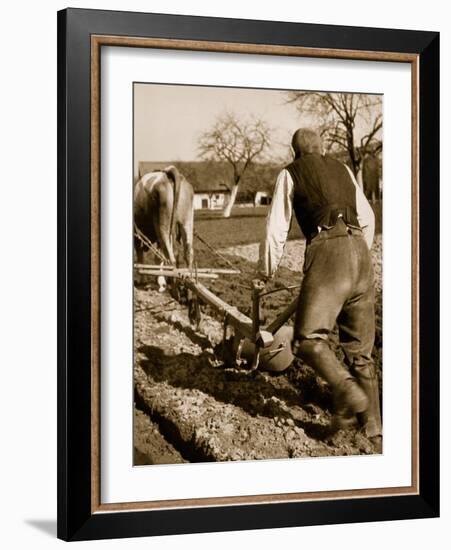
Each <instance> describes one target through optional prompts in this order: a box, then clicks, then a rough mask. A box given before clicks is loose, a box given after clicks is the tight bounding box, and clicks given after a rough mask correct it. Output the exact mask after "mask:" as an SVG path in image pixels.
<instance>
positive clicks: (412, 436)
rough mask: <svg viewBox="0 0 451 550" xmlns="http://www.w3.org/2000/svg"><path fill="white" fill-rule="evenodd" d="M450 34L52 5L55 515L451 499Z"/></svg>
mask: <svg viewBox="0 0 451 550" xmlns="http://www.w3.org/2000/svg"><path fill="white" fill-rule="evenodd" d="M438 96H439V34H438V33H434V32H425V31H409V30H389V29H375V28H357V27H338V26H327V25H312V24H302V23H281V22H270V21H251V20H238V19H236V20H233V19H219V18H208V17H192V16H173V15H161V14H146V13H130V12H111V11H98V10H80V9H67V10H64V11H61V12H59V13H58V97H59V101H58V243H59V249H58V265H59V273H58V276H59V279H58V281H59V283H58V285H59V286H58V291H59V306H58V307H59V310H58V315H59V322H58V330H59V334H58V343H59V350H58V353H59V366H58V536H59V537H60V538H62V539H64V540H86V539H99V538H116V537H131V536H150V535H163V534H180V533H194V532H212V531H228V530H240V529H258V528H273V527H274V528H276V527H285V526H286V527H288V526H301V525H314V524H330V523H347V522H363V521H381V520H389V519H404V518H405V519H409V518H426V517H436V516H438V514H439V418H438V413H439V351H438V349H439V348H438V334H439V331H438V322H439V321H438V311H439V305H438V304H439V290H438V288H439V287H438V263H439V246H438V243H439V225H438V204H439V185H438V181H439V167H438V166H439V162H438V161H439V101H438Z"/></svg>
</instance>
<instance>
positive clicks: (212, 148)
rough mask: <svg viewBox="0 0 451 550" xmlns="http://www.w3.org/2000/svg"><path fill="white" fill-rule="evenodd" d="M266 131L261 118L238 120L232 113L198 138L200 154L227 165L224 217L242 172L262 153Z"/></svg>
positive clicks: (230, 206) (230, 209) (268, 138)
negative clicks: (228, 182) (230, 175)
mask: <svg viewBox="0 0 451 550" xmlns="http://www.w3.org/2000/svg"><path fill="white" fill-rule="evenodd" d="M270 133H271V132H270V129H269V127H268V126H267V124H266V123H265V122H264V121H263V120H260V119H253V120H250V121H239V120H238V117H237V116H236V115H235V114H233V113H226V114H224V115H222V116H220V117H219V118H218V119H217V120H216V122H215V124H214V125H213V127H212V128H211V129H210V130H208V131H206V132H205V133H204V134H202V136H201V137H200V139H199V153H200V156H201V157H203V158H205V159H208V160H216V161H222V162H226V163H227V164H228V165H229V166H230V168H231V174H232V177H231V179H232V181H231V182H230V185H229V186H228V187H229V190H230V199H229V201H228V203H227V205H226V207H225V208H224V213H223V215H224V217H225V218H228V217H230V213H231V211H232V207H233V205H234V204H235V199H236V196H237V193H238V189H239V185H240V182H241V179H242V177H243V174H244V173H245V172H246V170H247V169H248V168H249V167H250V166H251V165H252V163H253V162H255V161H256V160H259V159H261V158H263V156H264V154H265V153H266V151H267V149H268V147H269V144H270Z"/></svg>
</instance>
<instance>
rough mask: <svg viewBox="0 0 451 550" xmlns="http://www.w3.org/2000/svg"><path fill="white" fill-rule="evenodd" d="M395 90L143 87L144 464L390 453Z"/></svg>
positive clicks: (137, 127)
mask: <svg viewBox="0 0 451 550" xmlns="http://www.w3.org/2000/svg"><path fill="white" fill-rule="evenodd" d="M382 157H383V95H380V94H379V95H377V94H368V93H345V92H336V91H328V90H277V89H259V88H234V87H214V86H197V85H183V84H179V85H175V84H160V83H158V84H154V83H150V82H149V83H148V82H135V83H134V84H133V183H132V185H131V184H130V185H131V193H132V197H133V235H132V236H131V238H132V239H133V247H134V259H133V262H134V263H133V266H130V268H131V269H133V275H134V277H133V279H134V291H133V296H134V311H133V323H134V326H133V336H134V366H133V368H134V374H133V381H134V410H133V463H134V465H135V466H145V465H157V464H178V463H190V462H224V461H246V460H274V459H305V458H316V457H344V456H350V455H353V456H355V455H373V454H382V453H383V418H382V410H383V407H382V405H383V392H382V381H383V364H382V356H383V354H382V350H383V343H382V326H383V312H382V293H383V288H382V270H383V267H382V266H383V250H382V242H383V239H382V232H383V225H382V210H383V209H382V198H383V170H382V166H383V162H382Z"/></svg>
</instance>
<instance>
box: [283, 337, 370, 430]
mask: <svg viewBox="0 0 451 550" xmlns="http://www.w3.org/2000/svg"><path fill="white" fill-rule="evenodd" d="M293 353H294V354H295V355H297V356H298V357H300V358H301V359H302V360H303V361H304V362H305V363H307V364H308V365H309V366H310V367H312V368H313V369H314V370H315V372H316V373H317V374H318V375H319V376H321V377H322V378H324V380H325V381H326V382H328V383H329V385H330V386H331V388H332V392H333V396H334V408H335V411H334V413H335V414H334V418H333V421H332V427H333V428H334V429H340V428H344V427H347V426H349V419H350V418H352V417H354V416H355V415H356V414H357V413H363V412H364V411H365V410H366V408H367V407H368V397H367V395H366V393H365V391H364V390H363V389H362V388H361V387H360V385H359V384H358V383H357V381H356V379H355V378H354V377H353V376H352V375H351V373H350V372H349V371H348V370H347V369H345V367H344V366H343V365H342V364H341V362H340V361H339V360H338V359H337V357H336V355H335V353H334V352H333V351H332V350H331V349H330V346H329V343H328V341H327V340H323V339H320V338H315V339H313V338H312V339H308V338H306V339H302V340H295V341H294V342H293Z"/></svg>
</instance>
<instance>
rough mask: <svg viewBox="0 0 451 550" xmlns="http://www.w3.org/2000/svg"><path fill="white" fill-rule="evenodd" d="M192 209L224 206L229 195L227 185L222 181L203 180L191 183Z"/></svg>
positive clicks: (211, 208) (212, 208)
mask: <svg viewBox="0 0 451 550" xmlns="http://www.w3.org/2000/svg"><path fill="white" fill-rule="evenodd" d="M193 187H194V210H200V209H206V208H208V209H210V210H218V209H222V208H224V207H225V205H226V204H227V201H228V197H229V195H230V191H229V189H228V188H227V186H226V185H225V184H224V183H222V182H218V183H215V182H209V183H208V182H204V183H198V182H195V183H194V184H193Z"/></svg>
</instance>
